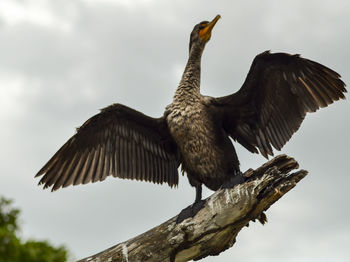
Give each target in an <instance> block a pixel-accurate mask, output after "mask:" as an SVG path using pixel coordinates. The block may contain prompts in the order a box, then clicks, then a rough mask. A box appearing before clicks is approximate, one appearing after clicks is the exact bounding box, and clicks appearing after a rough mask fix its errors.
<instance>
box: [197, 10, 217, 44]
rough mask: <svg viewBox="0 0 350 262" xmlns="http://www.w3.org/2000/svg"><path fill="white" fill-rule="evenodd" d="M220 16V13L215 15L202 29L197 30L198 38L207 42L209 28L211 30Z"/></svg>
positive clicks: (209, 35) (209, 34) (209, 33)
mask: <svg viewBox="0 0 350 262" xmlns="http://www.w3.org/2000/svg"><path fill="white" fill-rule="evenodd" d="M220 18H221V16H220V15H217V16H215V18H214V19H213V20H212V21H211V22H210V23H208V24H207V25H206V26H205V27H204V28H203V29H201V30H200V31H199V36H200V38H201V39H202V40H203V41H204V42H207V41H209V39H210V37H211V30H213V28H214V26H215V24H216V22H217V21H218V20H219V19H220Z"/></svg>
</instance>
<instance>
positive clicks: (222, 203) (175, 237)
mask: <svg viewBox="0 0 350 262" xmlns="http://www.w3.org/2000/svg"><path fill="white" fill-rule="evenodd" d="M297 168H298V163H297V162H296V161H295V160H294V159H293V158H291V157H288V156H286V155H280V156H277V157H275V158H274V159H272V160H270V161H269V162H267V163H266V164H264V165H263V166H261V167H259V168H257V169H256V170H252V169H250V170H248V171H247V172H245V174H244V175H245V176H246V177H249V179H248V181H247V182H246V183H244V184H241V185H238V186H235V187H234V188H232V189H221V190H218V191H216V192H215V193H214V194H213V195H211V196H210V197H209V198H207V199H206V204H205V207H204V208H203V209H202V210H200V211H199V213H198V214H197V215H196V216H195V217H194V218H189V219H186V220H184V221H183V222H182V223H180V224H176V223H175V220H176V217H173V218H171V219H170V220H168V221H166V222H164V223H163V224H161V225H159V226H157V227H155V228H153V229H151V230H149V231H147V232H145V233H143V234H141V235H139V236H137V237H134V238H132V239H129V240H127V241H125V242H123V243H120V244H117V245H115V246H113V247H111V248H109V249H106V250H104V251H102V252H100V253H98V254H96V255H93V256H91V257H88V258H85V259H82V260H79V262H102V261H109V262H120V261H129V262H132V261H150V262H151V261H152V262H156V261H157V262H158V261H168V262H173V261H176V262H178V261H188V260H191V259H193V260H199V259H201V258H204V257H206V256H210V255H218V254H220V253H221V252H222V251H224V250H226V249H228V248H230V247H231V246H232V245H233V244H234V243H235V239H236V236H237V234H238V232H239V231H240V230H241V229H242V228H243V227H244V226H246V225H248V223H249V221H251V220H253V221H255V219H258V220H259V221H260V222H261V223H265V222H266V216H265V214H264V211H265V210H267V209H268V208H269V207H270V206H271V205H272V204H273V203H275V202H276V201H277V200H278V199H279V198H281V197H282V196H283V195H284V194H285V193H287V192H288V191H289V190H291V189H292V188H293V187H294V186H295V185H296V184H297V183H298V182H299V181H300V180H301V179H302V178H304V177H305V176H306V175H307V171H305V170H300V171H297V172H295V173H290V171H292V170H293V169H297Z"/></svg>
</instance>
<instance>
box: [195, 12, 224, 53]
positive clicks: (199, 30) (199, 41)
mask: <svg viewBox="0 0 350 262" xmlns="http://www.w3.org/2000/svg"><path fill="white" fill-rule="evenodd" d="M220 17H221V16H220V15H217V16H215V18H214V19H213V20H212V21H211V22H208V21H203V22H200V23H199V24H197V25H195V27H194V28H193V30H192V33H191V38H190V50H191V47H192V46H193V45H201V46H203V47H204V45H205V44H206V43H207V42H208V41H209V40H210V37H211V31H212V30H213V28H214V26H215V24H216V22H217V21H218V20H219V19H220Z"/></svg>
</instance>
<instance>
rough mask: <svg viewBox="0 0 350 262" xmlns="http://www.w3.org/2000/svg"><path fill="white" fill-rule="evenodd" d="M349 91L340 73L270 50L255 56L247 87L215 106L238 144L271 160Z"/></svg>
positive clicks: (224, 98)
mask: <svg viewBox="0 0 350 262" xmlns="http://www.w3.org/2000/svg"><path fill="white" fill-rule="evenodd" d="M345 92H347V91H346V89H345V84H344V82H343V81H342V80H341V79H340V75H339V74H338V73H336V72H335V71H333V70H331V69H329V68H327V67H325V66H323V65H321V64H319V63H316V62H313V61H311V60H308V59H305V58H301V57H300V56H299V55H289V54H285V53H275V54H272V53H270V52H269V51H266V52H264V53H262V54H260V55H258V56H256V57H255V59H254V61H253V63H252V65H251V68H250V70H249V73H248V75H247V78H246V80H245V82H244V84H243V86H242V88H241V89H240V90H239V91H238V92H237V93H234V94H232V95H229V96H225V97H220V98H213V99H212V101H211V106H212V107H213V108H214V111H215V112H216V113H217V114H218V118H217V119H220V120H221V121H222V125H223V128H224V129H225V131H226V132H227V133H228V134H229V135H230V136H231V137H232V138H233V139H234V140H236V141H238V142H239V143H240V144H242V145H243V146H244V147H245V148H247V149H248V150H249V151H251V152H254V153H258V152H259V151H260V153H261V154H262V155H263V156H265V157H267V156H268V155H273V151H272V147H271V146H273V147H274V148H276V149H277V150H280V149H281V148H282V147H283V145H284V144H285V143H286V142H287V141H288V140H289V139H290V138H291V136H292V135H293V134H294V133H295V132H296V131H297V130H298V129H299V127H300V124H301V122H302V121H303V119H304V117H305V115H306V113H307V112H315V111H316V110H317V109H319V108H321V107H326V106H327V105H329V104H331V103H333V102H334V101H336V100H339V99H340V98H341V99H345V96H344V93H345ZM258 150H259V151H258Z"/></svg>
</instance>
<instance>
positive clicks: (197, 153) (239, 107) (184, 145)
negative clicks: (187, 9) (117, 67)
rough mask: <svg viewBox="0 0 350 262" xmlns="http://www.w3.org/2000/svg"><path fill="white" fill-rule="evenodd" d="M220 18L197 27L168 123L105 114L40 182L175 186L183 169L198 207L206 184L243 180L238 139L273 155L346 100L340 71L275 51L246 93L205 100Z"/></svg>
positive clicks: (112, 109) (260, 62) (129, 113)
mask: <svg viewBox="0 0 350 262" xmlns="http://www.w3.org/2000/svg"><path fill="white" fill-rule="evenodd" d="M219 18H220V16H217V17H215V19H214V20H213V21H212V22H210V23H209V22H202V23H200V24H198V25H196V26H195V27H194V29H193V31H192V33H191V39H190V52H189V59H188V62H187V65H186V68H185V71H184V74H183V76H182V79H181V81H180V84H179V86H178V88H177V90H176V92H175V95H174V99H173V102H172V103H171V104H170V105H169V106H167V108H166V110H165V114H164V116H163V117H160V118H151V117H148V116H146V115H144V114H142V113H140V112H137V111H135V110H133V109H131V108H129V107H126V106H124V105H120V104H114V105H111V106H109V107H107V108H105V109H103V110H102V111H101V112H100V113H99V114H97V115H95V116H93V117H92V118H90V119H89V120H87V121H86V122H85V123H84V124H83V125H82V126H81V127H80V128H79V129H78V130H77V133H76V134H75V135H74V136H73V137H72V138H71V139H69V140H68V141H67V142H66V143H65V144H64V145H63V146H62V147H61V149H59V150H58V152H57V153H56V154H55V155H54V156H53V157H52V158H51V159H50V160H49V161H48V163H47V164H46V165H45V166H44V167H43V168H42V169H41V170H40V171H39V172H38V174H37V175H36V176H42V178H41V180H40V182H39V183H40V184H44V188H47V187H52V190H56V189H59V188H60V187H66V186H69V185H78V184H86V183H89V182H96V181H102V180H104V179H105V178H106V177H107V176H109V175H112V176H115V177H120V178H128V179H136V180H143V181H149V182H154V183H160V184H162V183H167V184H168V185H169V186H171V187H172V186H176V185H177V183H178V167H179V165H180V164H181V165H182V168H183V170H184V171H185V172H186V173H187V175H188V178H189V181H190V183H191V185H193V186H195V187H196V192H197V194H196V202H198V201H200V199H201V185H202V184H205V185H206V186H207V187H208V188H210V189H212V190H217V189H218V188H219V187H221V186H225V185H229V186H233V185H234V184H235V183H238V182H239V181H240V180H239V179H238V180H235V178H236V177H238V176H239V174H240V169H239V161H238V158H237V155H236V152H235V149H234V147H233V144H232V142H231V140H230V137H231V138H232V139H233V140H235V141H237V142H238V143H240V144H241V145H243V146H244V147H245V148H246V149H248V150H249V151H250V152H252V153H259V152H260V153H261V154H262V155H263V156H265V157H267V156H268V155H273V147H274V148H275V149H277V150H280V149H281V148H282V147H283V145H284V144H285V143H286V142H287V141H288V140H289V139H290V138H291V136H292V135H293V134H294V133H295V132H296V131H297V130H298V128H299V127H300V124H301V122H302V121H303V119H304V117H305V115H306V113H308V112H315V111H316V110H317V109H319V108H321V107H326V106H327V105H329V104H331V103H333V102H334V101H337V100H339V99H344V98H345V96H344V93H345V92H346V89H345V84H344V83H343V82H342V80H341V79H340V75H339V74H338V73H336V72H335V71H333V70H331V69H329V68H327V67H325V66H323V65H321V64H319V63H316V62H313V61H311V60H308V59H305V58H301V57H300V56H299V55H289V54H285V53H275V54H273V53H270V52H269V51H266V52H264V53H262V54H259V55H257V56H256V57H255V59H254V61H253V63H252V65H251V68H250V70H249V72H248V75H247V78H246V80H245V82H244V84H243V86H242V87H241V89H240V90H239V91H238V92H236V93H234V94H232V95H229V96H225V97H219V98H213V97H207V96H203V95H201V94H200V71H201V70H200V69H201V56H202V52H203V50H204V47H205V45H206V43H207V42H208V41H209V39H210V36H211V31H212V28H213V27H214V25H215V24H216V22H217V21H218V19H219ZM237 175H238V176H237ZM240 182H241V181H240Z"/></svg>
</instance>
